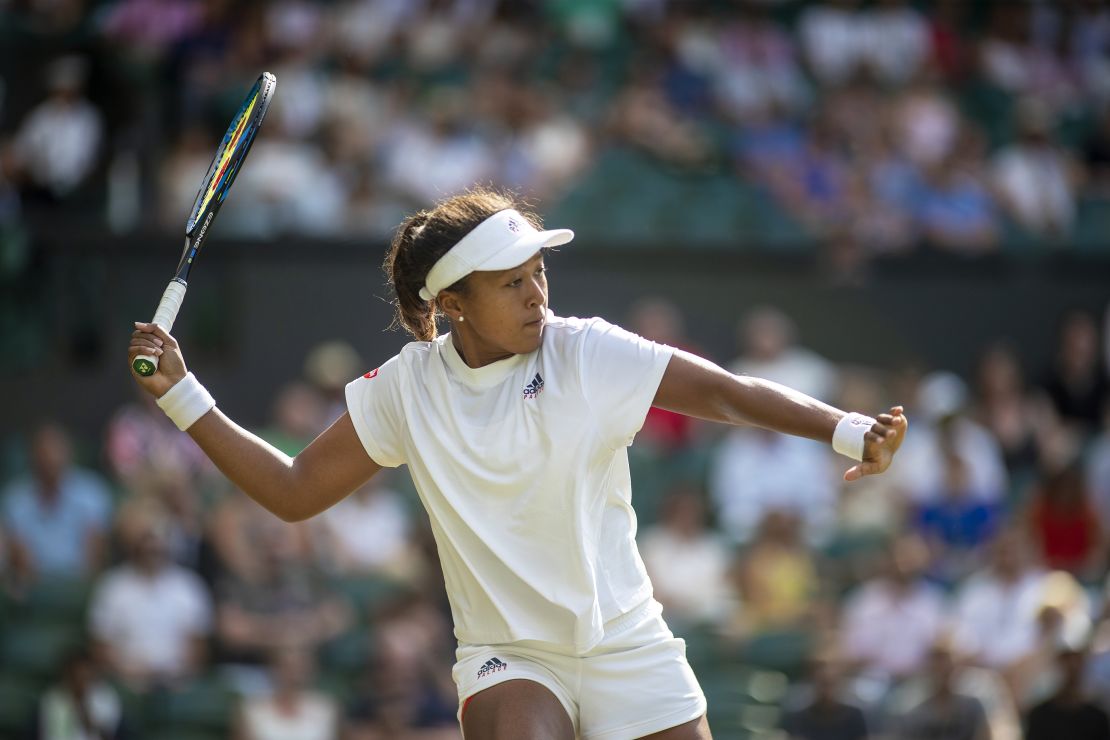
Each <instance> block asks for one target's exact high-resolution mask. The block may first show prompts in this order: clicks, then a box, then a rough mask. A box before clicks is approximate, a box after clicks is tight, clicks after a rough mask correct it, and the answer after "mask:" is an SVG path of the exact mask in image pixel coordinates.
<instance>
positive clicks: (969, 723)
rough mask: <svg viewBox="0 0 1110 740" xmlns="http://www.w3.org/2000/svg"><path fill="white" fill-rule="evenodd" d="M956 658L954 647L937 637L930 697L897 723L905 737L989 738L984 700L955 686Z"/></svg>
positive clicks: (930, 665) (930, 660) (930, 668)
mask: <svg viewBox="0 0 1110 740" xmlns="http://www.w3.org/2000/svg"><path fill="white" fill-rule="evenodd" d="M957 666H958V664H957V658H956V656H955V655H954V654H953V649H952V646H951V645H950V644H949V643H948V642H946V641H945V640H943V639H942V640H938V641H937V642H936V643H935V644H934V645H933V646H932V647H931V648H930V649H929V658H928V667H927V670H928V673H927V678H928V683H929V693H928V696H927V697H926V698H925V700H924V701H922V702H921V703H920V704H918V705H917V706H916V707H914V708H913V709H910V710H909V711H908V712H907V713H906V714H905V716H903V717H901V718H900V720H899V722H898V727H899V729H898V737H899V738H903V740H933V739H934V738H944V740H988V739H989V738H990V736H991V734H990V729H989V726H988V723H987V713H986V711H985V710H984V708H983V704H982V702H980V701H979V700H978V699H977V698H975V697H973V696H968V695H965V694H963V693H961V692H960V691H959V690H958V689H957V687H956V670H957Z"/></svg>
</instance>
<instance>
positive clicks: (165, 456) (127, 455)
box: [104, 214, 217, 488]
mask: <svg viewBox="0 0 1110 740" xmlns="http://www.w3.org/2000/svg"><path fill="white" fill-rule="evenodd" d="M179 217H180V214H179ZM155 401H156V399H155V398H154V396H152V395H150V394H149V393H145V392H143V391H138V390H137V391H136V400H134V401H133V402H131V403H128V404H125V405H124V406H123V407H122V408H120V409H119V410H118V411H117V412H116V413H115V414H114V415H113V416H112V419H111V421H109V422H108V429H107V431H106V433H105V435H104V456H105V457H106V458H107V461H108V465H109V466H110V468H111V472H112V473H113V475H115V477H116V478H118V479H119V480H120V482H121V483H122V484H123V485H124V487H127V488H142V487H143V486H144V485H145V481H146V480H148V479H150V478H155V479H157V478H158V477H159V475H160V474H161V471H164V470H173V471H181V472H183V473H184V474H186V475H187V476H188V477H189V478H191V479H192V480H193V481H194V482H196V483H198V484H200V485H205V484H207V483H210V482H211V480H212V479H213V478H215V477H216V475H217V473H216V468H215V466H214V465H212V463H211V462H210V461H209V460H208V458H207V457H205V455H204V452H203V451H201V449H200V447H198V446H197V444H196V442H194V441H193V439H192V437H190V436H189V435H187V434H182V433H181V432H180V431H178V429H177V427H176V426H174V423H173V422H172V421H170V420H169V419H168V418H166V415H165V413H163V411H162V409H160V408H158V404H157V403H156V402H155Z"/></svg>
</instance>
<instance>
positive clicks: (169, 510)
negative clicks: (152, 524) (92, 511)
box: [116, 469, 207, 570]
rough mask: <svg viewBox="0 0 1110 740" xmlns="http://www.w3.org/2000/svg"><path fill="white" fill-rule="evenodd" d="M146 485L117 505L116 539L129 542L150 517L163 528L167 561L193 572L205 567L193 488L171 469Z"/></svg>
mask: <svg viewBox="0 0 1110 740" xmlns="http://www.w3.org/2000/svg"><path fill="white" fill-rule="evenodd" d="M145 484H146V485H145V486H144V487H143V488H141V489H135V490H133V491H132V492H131V495H130V496H129V497H128V498H126V499H125V500H124V501H123V502H122V503H121V504H120V507H119V510H118V511H117V513H116V528H117V532H118V535H119V539H121V540H123V541H125V542H129V541H131V540H132V539H133V538H134V537H135V536H137V534H138V533H139V532H141V531H142V530H143V528H145V527H146V526H147V522H148V521H149V520H150V518H151V517H157V518H158V519H160V520H161V522H162V524H163V525H164V527H165V537H166V551H167V553H168V555H169V557H170V560H172V561H173V562H175V563H177V564H178V565H183V566H185V567H186V568H190V569H192V570H198V569H200V568H201V567H202V565H207V563H206V562H202V560H203V558H202V554H203V553H202V551H203V550H204V548H205V547H206V543H205V542H204V520H203V518H202V512H201V502H200V497H199V496H198V495H197V492H196V490H195V489H194V488H193V486H192V485H191V484H190V483H189V481H188V480H187V479H186V478H185V476H184V475H182V474H181V473H180V472H179V471H175V470H173V469H166V471H165V472H164V473H163V474H162V475H161V476H159V477H158V478H157V479H155V478H154V477H153V476H152V477H151V478H149V479H148V480H147V481H145Z"/></svg>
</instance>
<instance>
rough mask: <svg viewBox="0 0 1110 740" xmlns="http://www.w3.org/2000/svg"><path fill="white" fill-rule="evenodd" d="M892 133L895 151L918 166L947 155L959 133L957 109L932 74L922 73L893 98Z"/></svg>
mask: <svg viewBox="0 0 1110 740" xmlns="http://www.w3.org/2000/svg"><path fill="white" fill-rule="evenodd" d="M892 116H893V121H892V123H893V135H894V141H895V143H896V145H897V146H898V149H899V151H900V152H901V153H902V154H903V155H905V156H906V158H907V159H909V161H911V162H913V163H914V164H916V165H917V166H919V167H933V166H935V165H939V164H940V163H942V162H944V161H945V160H946V159H948V157H949V155H950V154H952V152H953V151H954V150H955V147H956V144H957V142H958V141H959V137H960V112H959V110H958V109H957V108H956V105H955V103H953V101H952V99H951V97H950V95H949V94H948V92H947V91H946V90H945V89H944V88H942V87H941V86H940V84H939V82H938V81H937V80H936V79H935V78H934V77H932V76H929V75H923V76H921V77H919V78H918V79H916V80H915V81H914V83H913V84H912V85H911V86H909V87H907V88H906V89H905V90H904V91H902V92H900V93H898V94H897V96H896V97H895V99H894V102H893V110H892Z"/></svg>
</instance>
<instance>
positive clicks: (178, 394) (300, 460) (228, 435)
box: [128, 323, 381, 521]
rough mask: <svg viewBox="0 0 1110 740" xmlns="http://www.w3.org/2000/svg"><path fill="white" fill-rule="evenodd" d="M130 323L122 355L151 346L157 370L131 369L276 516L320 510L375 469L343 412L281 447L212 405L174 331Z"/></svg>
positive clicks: (134, 354) (222, 467) (306, 514)
mask: <svg viewBox="0 0 1110 740" xmlns="http://www.w3.org/2000/svg"><path fill="white" fill-rule="evenodd" d="M135 327H136V329H135V332H134V333H133V334H132V335H131V345H130V347H129V348H128V362H129V363H130V362H131V361H133V360H134V359H135V357H137V356H138V355H139V354H142V353H150V352H153V353H155V355H156V356H158V357H159V358H160V360H161V364H160V367H159V371H158V373H156V374H155V375H152V376H150V377H143V376H140V375H139V374H138V373H135V372H134V369H132V375H133V376H134V377H135V380H136V381H137V382H138V383H139V385H141V386H142V387H143V388H144V389H145V390H146V391H148V392H149V393H151V394H152V395H154V396H155V397H156V398H158V399H159V405H161V406H162V407H163V408H164V409H165V410H166V411H167V413H168V414H169V415H170V418H172V419H173V420H174V421H175V422H176V423H177V424H178V426H179V427H185V428H186V430H187V431H188V433H189V436H191V437H192V438H193V439H194V440H195V441H196V443H197V444H198V445H200V448H201V449H202V450H204V452H205V454H206V455H208V457H209V458H210V459H211V460H212V462H213V463H215V464H216V467H218V468H219V469H220V471H221V472H223V474H224V475H226V476H227V477H228V479H229V480H231V482H232V483H234V484H235V485H236V486H238V487H239V488H241V489H243V491H244V492H245V493H246V494H247V495H248V496H250V497H251V498H253V499H254V500H255V501H257V502H258V503H259V504H261V505H262V506H263V507H265V508H266V509H269V510H270V511H271V512H273V513H274V514H276V515H277V516H279V517H281V518H282V519H284V520H286V521H299V520H302V519H307V518H309V517H311V516H313V515H315V514H317V513H319V512H321V511H323V510H324V509H326V508H328V507H329V506H331V505H332V504H334V503H336V502H337V501H339V500H340V499H342V498H343V497H344V496H346V495H347V494H348V493H350V492H351V491H353V490H355V489H356V488H358V487H359V486H360V485H362V484H363V483H364V482H366V481H367V480H368V479H369V478H370V477H371V476H372V475H374V473H376V472H378V470H380V469H381V468H380V467H379V466H378V465H377V463H375V462H374V461H373V460H372V459H370V457H369V455H367V454H366V450H365V448H364V447H363V446H362V443H361V442H360V441H359V438H358V434H357V433H356V432H355V428H354V425H353V424H352V423H351V419H350V416H349V415H347V414H344V415H343V416H342V417H340V418H339V419H338V420H337V421H336V422H335V423H334V424H332V425H331V426H330V427H329V428H328V429H327V430H325V431H324V432H323V433H321V434H320V436H319V437H317V438H316V439H315V440H314V441H313V442H312V444H310V445H309V446H308V447H306V448H305V449H304V450H303V451H302V452H301V453H300V454H299V455H297V456H296V457H289V456H288V455H286V454H284V453H282V452H280V451H279V450H277V449H275V448H274V447H273V446H271V445H270V444H268V443H267V442H265V441H263V440H262V439H260V438H258V437H257V436H255V435H254V434H251V433H250V432H248V431H247V430H246V429H243V428H242V427H241V426H239V425H238V424H236V423H235V422H233V421H232V420H231V419H229V418H228V417H227V416H225V415H224V414H223V413H222V412H221V411H220V410H219V409H217V408H215V407H214V406H213V405H212V403H211V400H210V398H209V397H208V396H207V391H205V390H204V389H203V387H202V386H200V384H199V383H196V381H195V380H193V379H192V378H191V376H189V377H188V378H187V377H186V376H187V375H189V374H188V371H187V370H186V368H185V361H184V359H183V358H182V356H181V350H180V349H179V348H178V346H177V342H176V341H174V339H173V337H172V336H170V335H169V334H167V333H166V332H165V331H164V330H163V329H162V328H161V327H159V326H157V325H155V324H144V323H136V324H135ZM171 389H172V391H173V392H172V393H171ZM194 417H195V418H194Z"/></svg>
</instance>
